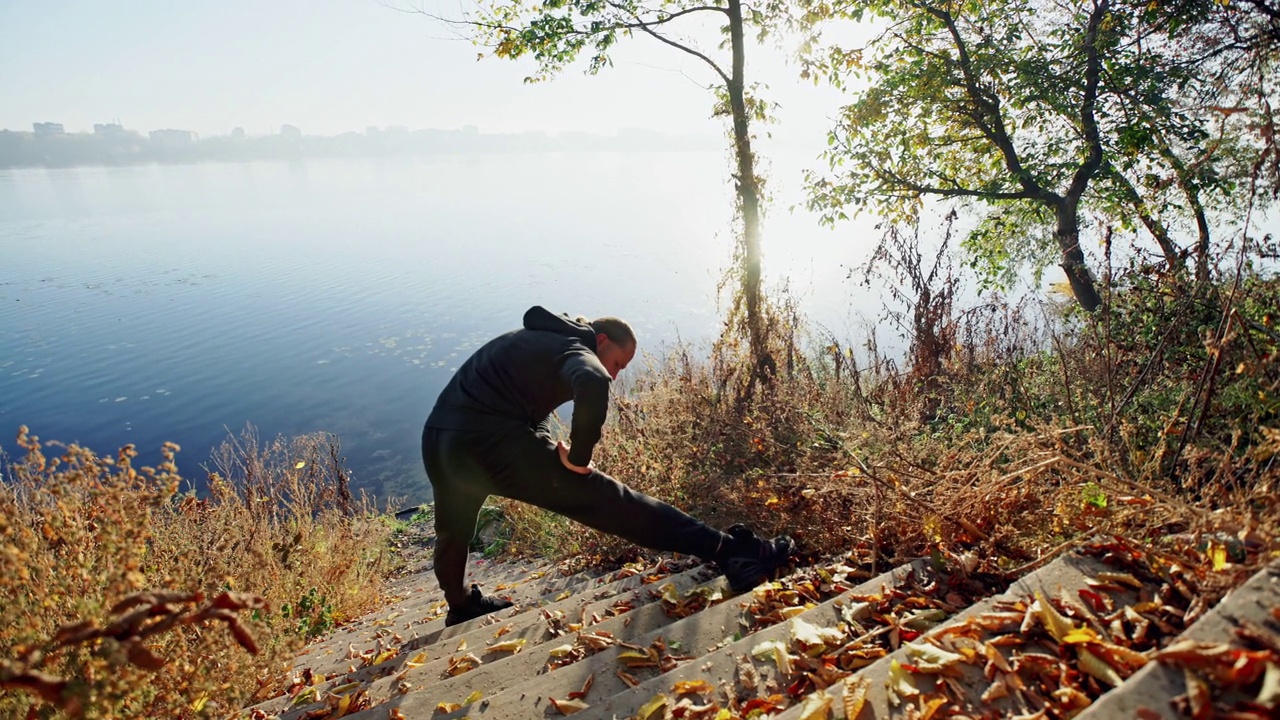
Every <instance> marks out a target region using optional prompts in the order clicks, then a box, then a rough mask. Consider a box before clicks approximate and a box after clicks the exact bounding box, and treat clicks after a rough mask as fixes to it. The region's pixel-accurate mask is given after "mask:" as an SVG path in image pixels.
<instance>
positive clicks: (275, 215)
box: [0, 153, 874, 501]
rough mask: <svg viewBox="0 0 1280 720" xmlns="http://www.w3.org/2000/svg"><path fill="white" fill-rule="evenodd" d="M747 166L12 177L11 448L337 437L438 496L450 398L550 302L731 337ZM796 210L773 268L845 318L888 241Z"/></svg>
mask: <svg viewBox="0 0 1280 720" xmlns="http://www.w3.org/2000/svg"><path fill="white" fill-rule="evenodd" d="M724 178H725V165H724V157H723V155H722V154H720V153H688V154H664V155H627V154H577V155H574V154H565V155H524V156H520V155H509V156H474V157H453V158H432V159H421V158H420V159H411V160H403V161H397V160H385V159H384V160H363V159H354V160H333V161H311V162H306V163H300V164H269V163H263V164H245V165H214V164H208V165H189V166H138V167H123V168H72V169H49V170H46V169H24V170H0V448H3V449H4V450H5V451H7V452H8V453H9V454H10V455H13V454H14V453H15V451H16V447H15V445H14V444H13V438H14V436H15V433H16V430H17V428H18V426H19V425H22V424H26V425H28V426H30V427H31V429H32V431H33V432H34V433H36V434H37V435H39V436H41V437H42V438H44V439H56V440H61V441H64V442H72V441H77V442H80V443H81V444H84V445H86V446H88V447H90V448H93V449H94V450H97V451H99V452H111V451H113V450H114V449H115V448H117V447H119V446H120V445H122V444H124V443H128V442H132V443H136V444H137V445H138V446H139V449H140V450H141V451H142V452H143V458H142V459H143V460H145V461H148V462H154V461H155V459H156V458H157V452H156V451H157V449H158V448H159V445H160V443H161V442H163V441H165V440H172V441H175V442H177V443H179V444H180V445H182V448H183V451H182V453H180V455H179V457H178V464H179V468H180V470H182V472H183V474H184V475H186V476H188V477H201V476H202V475H203V473H202V471H201V470H200V469H199V468H200V466H201V465H204V464H207V460H208V457H209V452H210V450H211V449H212V448H213V447H215V446H216V445H218V444H219V443H221V441H222V440H224V439H225V438H226V437H227V435H228V433H229V432H239V431H240V430H241V429H243V428H244V427H245V425H246V424H247V423H252V424H253V425H254V426H255V427H256V428H257V429H258V431H259V434H260V435H261V436H262V437H263V438H272V437H275V436H277V435H286V436H289V435H297V434H302V433H308V432H315V431H325V432H331V433H335V434H337V435H338V436H339V437H340V439H341V442H342V446H343V454H344V455H345V457H346V458H347V463H348V465H349V467H350V468H351V470H352V472H353V475H354V478H355V480H354V482H355V484H356V485H357V486H358V487H361V488H365V489H367V490H370V491H372V492H374V493H377V494H379V495H384V496H385V495H397V496H402V497H404V496H407V497H408V498H409V500H411V501H419V500H425V499H427V498H428V497H429V492H430V490H429V486H428V484H427V481H426V475H425V473H424V472H423V470H422V465H421V460H420V457H419V454H418V439H419V433H420V431H421V426H422V422H423V420H424V419H425V417H426V415H427V412H428V411H429V410H430V406H431V404H432V402H433V401H434V400H435V397H436V395H437V393H439V391H440V389H441V388H442V387H443V385H444V383H445V382H447V381H448V378H449V376H450V373H451V372H452V371H453V369H454V368H456V366H457V365H458V364H459V363H460V362H461V361H462V360H463V359H465V358H466V356H467V354H468V353H469V352H470V351H471V350H473V349H474V348H476V347H477V346H478V345H479V344H481V343H482V342H484V341H485V340H487V339H489V338H490V337H491V336H493V335H495V334H497V333H500V332H503V331H505V330H508V329H511V328H513V327H516V326H518V324H519V321H520V316H521V315H522V314H523V312H524V310H525V309H526V308H527V307H529V306H530V305H534V304H540V305H544V306H546V307H547V308H549V309H552V310H554V311H556V312H569V313H570V314H583V315H588V316H596V315H603V314H616V315H620V316H622V317H625V318H627V319H628V320H630V321H631V322H632V323H633V325H634V326H635V327H636V330H637V332H638V334H639V335H640V336H641V340H642V345H644V347H645V348H647V349H655V348H657V347H660V346H661V344H662V343H664V342H670V341H673V340H675V339H677V338H682V339H685V340H693V341H702V340H706V339H708V338H710V337H712V336H713V334H714V333H715V330H716V326H717V318H718V312H717V308H716V304H715V285H716V281H717V279H718V277H719V273H720V268H722V267H723V266H724V265H725V264H726V263H727V262H728V259H729V244H730V236H729V234H728V232H727V230H726V228H727V227H728V223H727V220H728V219H729V216H730V207H731V206H730V192H731V189H730V188H729V187H728V186H727V185H726V183H725V180H724ZM779 184H784V183H779ZM780 204H781V203H780ZM776 215H777V217H771V218H770V219H769V225H768V233H769V236H768V239H767V243H768V244H767V245H766V262H767V263H768V265H767V268H768V269H767V272H768V273H770V274H771V275H772V276H773V277H781V276H782V275H787V276H789V277H790V278H791V279H792V285H793V287H794V288H795V289H796V290H797V291H798V293H799V294H800V296H801V297H802V299H803V300H804V302H805V307H806V310H808V311H809V312H810V314H811V315H812V316H813V317H815V318H816V319H818V320H819V321H821V322H823V323H824V324H825V325H827V326H828V327H833V328H834V329H836V330H844V329H847V328H846V327H845V325H844V323H846V322H849V319H850V317H852V315H853V314H854V313H855V310H856V308H853V306H856V305H858V304H859V303H860V302H862V303H865V299H864V300H862V301H859V300H857V299H856V296H857V295H856V293H857V291H856V289H855V288H854V287H852V285H853V284H852V283H851V282H850V281H847V280H846V279H845V276H846V274H847V268H846V267H845V266H846V265H848V264H850V263H855V262H858V261H859V260H860V259H861V254H860V252H861V251H859V249H858V248H859V247H865V242H867V241H870V239H871V238H870V237H866V236H863V237H861V238H857V237H855V236H854V235H853V234H851V232H850V231H848V230H846V231H844V232H843V233H842V234H833V233H831V232H830V231H826V230H820V229H818V228H816V226H815V225H814V223H813V221H812V218H809V217H805V216H791V215H788V214H787V213H785V212H783V211H779V212H778V213H776ZM871 309H872V310H873V311H874V308H871Z"/></svg>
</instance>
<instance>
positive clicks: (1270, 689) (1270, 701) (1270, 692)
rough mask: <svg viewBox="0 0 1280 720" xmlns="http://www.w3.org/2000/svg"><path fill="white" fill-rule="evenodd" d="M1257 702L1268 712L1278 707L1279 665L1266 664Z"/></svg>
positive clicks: (1279, 696)
mask: <svg viewBox="0 0 1280 720" xmlns="http://www.w3.org/2000/svg"><path fill="white" fill-rule="evenodd" d="M1257 702H1258V704H1259V705H1261V706H1262V707H1264V708H1267V709H1268V710H1275V709H1276V708H1277V707H1280V665H1277V664H1276V663H1273V662H1269V663H1267V672H1266V674H1265V675H1263V676H1262V689H1261V690H1259V691H1258V700H1257Z"/></svg>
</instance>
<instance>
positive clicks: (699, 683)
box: [671, 680, 714, 695]
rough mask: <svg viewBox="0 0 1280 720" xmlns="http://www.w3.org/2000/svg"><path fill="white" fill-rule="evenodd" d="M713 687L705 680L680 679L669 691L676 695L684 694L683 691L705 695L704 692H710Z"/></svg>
mask: <svg viewBox="0 0 1280 720" xmlns="http://www.w3.org/2000/svg"><path fill="white" fill-rule="evenodd" d="M713 689H714V688H712V687H711V683H709V682H707V681H706V680H681V681H679V682H677V683H676V684H675V686H674V687H672V688H671V692H673V693H675V694H676V695H684V694H685V693H696V694H698V695H705V694H706V693H709V692H711V691H712V690H713Z"/></svg>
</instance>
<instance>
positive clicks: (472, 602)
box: [444, 585, 512, 627]
mask: <svg viewBox="0 0 1280 720" xmlns="http://www.w3.org/2000/svg"><path fill="white" fill-rule="evenodd" d="M511 605H512V603H511V601H510V600H503V599H502V598H500V597H494V596H492V595H488V596H485V595H481V594H480V586H478V585H472V586H471V594H470V595H468V596H467V604H466V605H464V606H463V607H460V608H452V607H451V608H449V614H447V615H445V616H444V624H445V626H446V627H447V626H449V625H457V624H458V623H462V622H466V621H468V620H474V619H476V618H478V617H481V616H484V615H488V614H489V613H491V612H497V611H499V610H505V609H507V608H509V607H511Z"/></svg>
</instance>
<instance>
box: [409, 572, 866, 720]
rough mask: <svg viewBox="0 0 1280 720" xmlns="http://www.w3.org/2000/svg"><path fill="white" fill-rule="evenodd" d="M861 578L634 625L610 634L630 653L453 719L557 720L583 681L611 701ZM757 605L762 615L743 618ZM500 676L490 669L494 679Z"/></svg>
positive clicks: (490, 696)
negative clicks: (559, 708) (559, 707)
mask: <svg viewBox="0 0 1280 720" xmlns="http://www.w3.org/2000/svg"><path fill="white" fill-rule="evenodd" d="M850 573H852V574H855V575H857V576H858V579H857V580H853V581H850V582H847V583H846V581H845V579H844V578H840V579H837V578H836V576H837V575H842V574H844V575H847V574H850ZM863 576H865V573H860V572H858V571H856V570H855V569H853V568H849V567H847V566H844V565H843V563H841V562H834V563H830V564H826V565H823V566H816V567H808V568H804V569H802V570H800V571H798V572H796V573H793V574H792V575H791V576H788V577H787V578H784V579H783V580H782V581H780V582H779V583H776V584H769V585H767V586H766V587H771V588H775V589H776V592H773V593H772V594H771V593H766V592H764V591H762V590H759V589H758V590H757V592H753V593H749V594H744V595H741V596H737V597H734V598H731V599H722V600H720V601H717V602H715V604H709V606H708V607H706V608H705V609H702V610H700V611H698V612H696V613H689V614H687V615H684V614H683V613H678V614H677V615H678V617H675V618H672V617H668V616H661V617H657V618H653V621H652V622H647V623H644V624H641V623H639V622H637V623H635V624H633V625H632V626H631V627H630V628H627V629H626V630H625V631H624V632H622V633H617V634H615V637H616V639H617V640H619V641H621V642H625V643H628V644H629V646H628V645H623V644H621V642H620V643H619V644H616V645H613V646H610V647H607V648H605V649H603V650H601V651H600V652H598V653H595V654H593V655H590V656H588V657H586V658H584V659H583V660H581V661H578V662H573V663H571V664H568V665H563V666H559V667H557V668H555V669H554V670H552V671H551V672H547V673H545V674H542V675H538V676H536V677H529V678H528V679H526V680H525V681H524V682H522V683H518V684H514V685H509V686H507V687H502V688H499V689H500V690H501V691H500V692H497V693H494V692H492V688H493V686H492V685H491V686H489V687H490V688H491V690H490V692H487V693H485V695H484V699H482V700H481V701H480V702H478V703H475V704H473V705H471V706H470V707H469V708H464V709H463V710H461V711H459V714H457V715H456V716H457V717H462V716H463V715H465V716H466V717H470V718H477V719H479V718H485V719H486V720H487V719H489V718H494V719H498V718H525V717H533V716H537V717H541V716H542V715H543V714H544V713H548V714H551V715H554V714H556V711H555V710H549V707H550V700H549V699H550V698H555V699H557V700H564V699H566V698H568V696H569V694H570V693H574V692H578V691H581V689H582V688H583V687H584V685H586V684H587V683H588V678H590V681H589V682H590V684H591V689H590V692H589V693H588V695H589V696H590V697H608V696H611V695H614V694H617V693H621V692H625V691H626V690H627V689H628V688H629V687H630V683H632V682H635V683H641V682H644V681H646V680H648V679H649V678H651V677H654V676H657V675H659V674H661V673H663V672H666V671H670V670H672V669H674V668H676V667H678V666H679V665H680V664H681V663H682V662H687V661H689V660H694V659H695V658H700V657H701V656H703V655H705V654H706V653H708V652H710V651H711V649H712V648H714V647H717V646H721V645H724V644H727V643H731V642H734V641H736V640H737V639H739V638H740V637H741V636H745V635H750V634H751V633H754V632H756V631H757V630H760V629H762V628H763V627H767V626H769V625H772V624H776V623H778V622H781V621H783V620H784V619H785V616H786V615H787V614H790V613H791V612H802V611H803V608H804V607H805V606H806V605H807V604H810V603H812V604H818V603H821V602H824V601H825V600H827V599H830V598H832V597H835V596H838V595H841V594H843V593H844V592H846V591H847V590H848V589H849V588H850V587H851V586H852V585H854V584H855V583H856V582H857V581H858V580H861V579H862V577H863ZM707 587H708V590H709V591H711V592H724V589H725V584H724V580H723V578H721V579H719V580H718V581H717V582H716V583H713V584H712V585H709V586H707ZM713 597H714V596H713ZM755 605H761V607H757V608H754V609H752V610H748V608H749V607H751V606H755ZM783 608H791V609H794V610H791V609H783ZM646 658H647V659H646ZM699 662H701V661H699ZM499 669H500V668H495V671H497V670H499ZM619 670H624V671H625V672H626V673H627V674H628V676H629V677H628V678H624V677H623V676H621V675H619V674H618V671H619ZM463 677H465V676H463ZM481 688H482V686H481V685H477V686H476V689H481ZM464 695H465V694H464ZM414 700H415V699H414V698H413V697H412V696H406V697H405V698H402V699H399V700H397V701H396V702H397V703H403V705H404V707H401V710H402V712H404V713H405V714H406V715H407V716H410V709H412V710H414V712H420V711H421V710H420V709H419V707H420V706H418V705H417V704H416V703H415V702H413V701H414ZM460 700H462V698H458V699H450V701H452V702H459V701H460ZM394 704H395V703H393V705H394Z"/></svg>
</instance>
